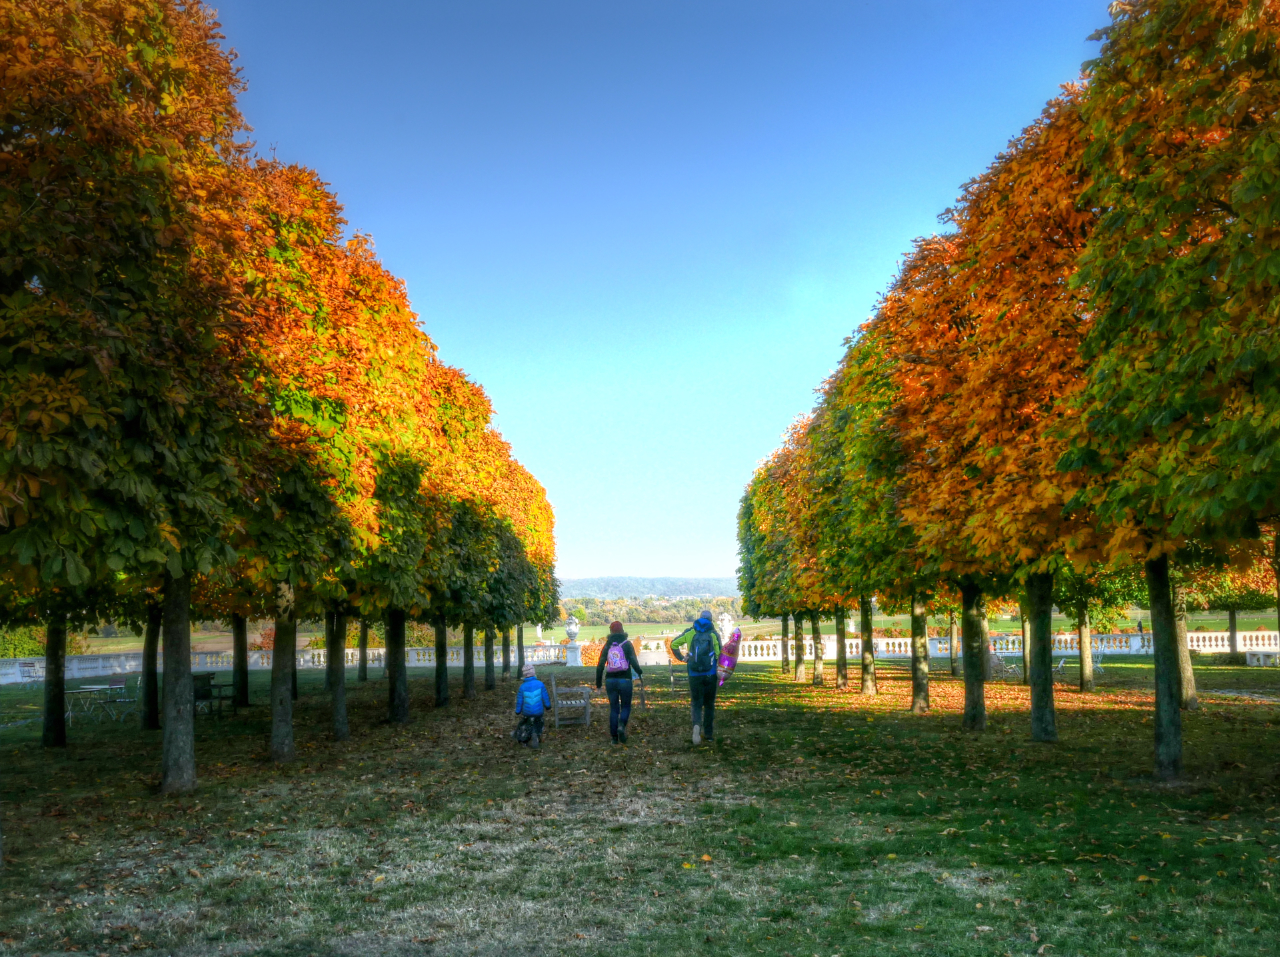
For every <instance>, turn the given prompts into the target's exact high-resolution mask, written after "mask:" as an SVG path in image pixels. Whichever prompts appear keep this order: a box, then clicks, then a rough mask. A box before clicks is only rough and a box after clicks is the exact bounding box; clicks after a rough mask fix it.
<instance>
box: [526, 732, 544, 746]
mask: <svg viewBox="0 0 1280 957" xmlns="http://www.w3.org/2000/svg"><path fill="white" fill-rule="evenodd" d="M529 747H531V748H540V747H542V742H541V741H540V740H538V736H537V735H536V734H535V735H534V736H533V737H532V738H530V739H529Z"/></svg>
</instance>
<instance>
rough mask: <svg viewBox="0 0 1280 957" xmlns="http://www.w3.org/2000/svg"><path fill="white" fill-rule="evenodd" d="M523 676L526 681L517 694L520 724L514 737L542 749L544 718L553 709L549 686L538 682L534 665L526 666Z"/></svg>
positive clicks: (517, 712) (517, 711)
mask: <svg viewBox="0 0 1280 957" xmlns="http://www.w3.org/2000/svg"><path fill="white" fill-rule="evenodd" d="M522 674H523V675H524V680H523V681H522V682H520V689H519V690H518V691H517V692H516V714H518V715H520V722H519V724H517V725H516V730H515V733H514V735H513V737H514V738H515V739H516V740H517V741H519V742H521V743H522V744H527V745H528V746H529V747H531V748H540V747H542V716H543V714H545V713H546V710H547V709H548V708H550V707H551V696H550V695H549V694H547V686H546V685H544V684H543V683H542V682H541V681H539V680H538V675H537V672H535V671H534V670H533V665H531V664H527V665H525V666H524V671H523V672H522Z"/></svg>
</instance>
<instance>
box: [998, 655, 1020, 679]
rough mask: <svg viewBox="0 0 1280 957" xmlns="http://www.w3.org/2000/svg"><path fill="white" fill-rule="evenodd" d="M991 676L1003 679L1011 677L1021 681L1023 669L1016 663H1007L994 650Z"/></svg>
mask: <svg viewBox="0 0 1280 957" xmlns="http://www.w3.org/2000/svg"><path fill="white" fill-rule="evenodd" d="M991 677H992V678H999V679H1001V680H1003V681H1008V680H1010V679H1012V680H1014V681H1021V680H1022V670H1021V669H1020V668H1018V667H1017V666H1016V665H1010V664H1006V663H1005V660H1004V659H1003V658H1001V657H1000V656H999V655H997V654H996V653H995V652H994V651H993V652H991Z"/></svg>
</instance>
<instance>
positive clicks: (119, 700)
mask: <svg viewBox="0 0 1280 957" xmlns="http://www.w3.org/2000/svg"><path fill="white" fill-rule="evenodd" d="M141 681H142V678H141V676H139V678H138V681H137V682H135V683H134V686H133V693H132V694H130V693H129V676H128V675H111V677H110V678H108V679H107V688H108V690H107V696H106V698H105V699H104V701H103V703H102V705H103V708H104V709H105V710H106V712H107V714H108V715H109V716H110V717H111V718H112V720H115V721H123V720H124V719H125V718H126V717H128V716H129V715H131V714H137V713H138V685H139V684H140V683H141Z"/></svg>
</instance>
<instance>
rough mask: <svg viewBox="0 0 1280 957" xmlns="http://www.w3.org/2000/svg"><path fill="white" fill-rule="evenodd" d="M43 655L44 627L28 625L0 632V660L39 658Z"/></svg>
mask: <svg viewBox="0 0 1280 957" xmlns="http://www.w3.org/2000/svg"><path fill="white" fill-rule="evenodd" d="M43 654H44V628H43V627H40V626H37V625H27V626H25V627H22V628H12V629H8V630H5V631H0V658H38V657H40V656H42V655H43Z"/></svg>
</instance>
